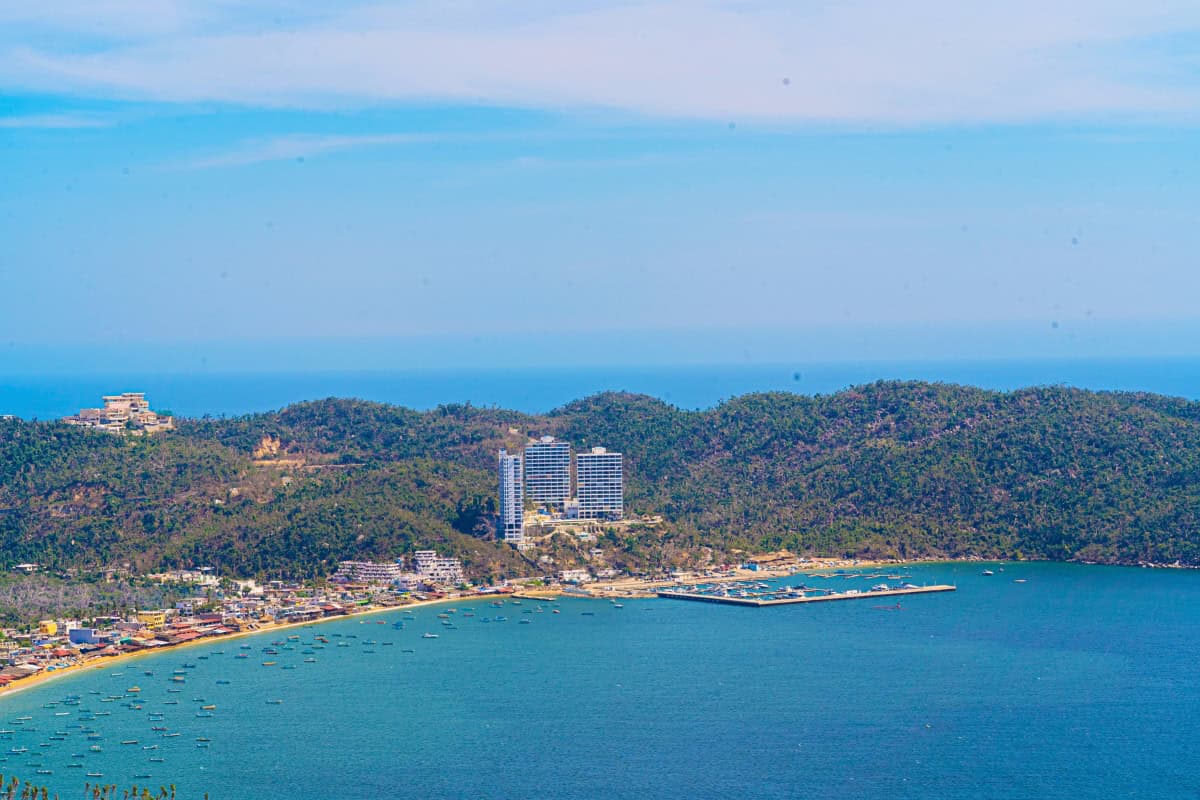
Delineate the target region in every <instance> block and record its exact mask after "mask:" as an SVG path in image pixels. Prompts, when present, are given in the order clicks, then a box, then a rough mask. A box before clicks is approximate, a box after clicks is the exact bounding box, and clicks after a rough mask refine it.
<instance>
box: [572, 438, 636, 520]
mask: <svg viewBox="0 0 1200 800" xmlns="http://www.w3.org/2000/svg"><path fill="white" fill-rule="evenodd" d="M575 489H576V492H575V496H576V499H578V501H579V512H578V513H579V517H580V519H620V518H621V516H622V515H623V514H624V511H625V474H624V464H623V459H622V457H621V454H620V453H610V452H608V450H606V449H604V448H603V447H593V448H592V450H591V452H590V453H580V454H579V455H577V456H576V457H575Z"/></svg>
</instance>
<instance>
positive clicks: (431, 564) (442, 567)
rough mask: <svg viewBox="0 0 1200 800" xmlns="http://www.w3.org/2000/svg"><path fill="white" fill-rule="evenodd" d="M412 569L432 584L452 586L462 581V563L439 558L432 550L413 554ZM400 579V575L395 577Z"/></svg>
mask: <svg viewBox="0 0 1200 800" xmlns="http://www.w3.org/2000/svg"><path fill="white" fill-rule="evenodd" d="M413 568H414V569H415V570H416V571H417V574H418V575H420V576H421V577H422V578H426V579H427V580H429V581H432V582H433V583H441V584H445V585H448V586H454V585H457V584H460V583H462V582H463V581H464V577H463V568H462V562H461V561H459V560H458V559H457V558H447V557H442V556H439V555H438V554H437V553H436V552H435V551H433V550H418V551H417V552H415V553H413ZM396 577H397V578H400V577H401V575H397V576H396Z"/></svg>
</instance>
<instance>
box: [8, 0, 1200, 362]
mask: <svg viewBox="0 0 1200 800" xmlns="http://www.w3.org/2000/svg"><path fill="white" fill-rule="evenodd" d="M326 6H327V7H326ZM1048 6H1049V7H1048ZM1198 133H1200V4H1197V3H1195V2H1194V0H1189V1H1188V2H1177V1H1176V0H1143V1H1142V2H1138V3H1129V2H1127V0H1121V1H1120V2H1118V1H1116V0H1088V1H1087V2H1082V1H1081V0H1061V2H1057V3H1053V4H1045V3H1042V2H1036V3H1035V2H1032V0H1013V1H1012V2H1008V3H1002V4H982V3H962V2H953V1H952V0H913V1H912V2H907V3H895V2H888V1H887V0H860V1H859V2H854V1H853V0H851V1H850V2H837V3H833V2H808V1H806V0H725V1H724V2H709V0H689V1H688V2H673V1H672V0H614V1H613V2H605V3H592V2H573V3H572V2H561V0H559V1H557V2H549V1H543V0H525V1H524V2H513V1H511V0H491V1H490V2H483V1H482V0H480V1H478V2H477V1H475V0H440V1H439V2H437V3H416V2H397V3H377V2H353V1H352V2H345V3H337V4H313V3H300V2H292V0H245V1H244V2H231V1H227V0H211V1H209V0H197V2H172V1H171V0H159V1H156V2H150V1H149V0H41V1H40V2H38V3H8V4H0V371H2V370H3V368H4V367H3V365H4V364H5V362H7V365H8V368H9V369H14V370H15V369H29V368H31V365H36V364H39V363H51V362H52V363H53V364H55V365H58V366H83V365H87V364H93V365H94V364H96V363H99V362H98V361H97V360H99V361H105V360H106V359H107V362H105V363H108V362H111V363H117V364H124V363H136V364H137V366H138V367H139V368H153V367H154V366H156V365H159V366H161V365H162V364H169V363H171V362H172V359H173V358H177V357H178V354H180V353H186V354H187V355H188V358H189V359H190V360H189V361H188V363H189V364H208V363H213V364H221V365H225V366H229V365H237V366H254V365H261V364H268V363H275V364H278V363H282V362H287V363H294V364H296V365H298V366H299V367H303V366H305V365H306V364H312V365H314V366H320V367H322V368H330V367H336V366H339V365H342V364H348V363H350V362H353V364H352V365H353V366H354V367H355V368H362V367H363V366H364V365H365V366H371V365H378V364H381V363H387V364H389V365H393V366H414V365H424V364H438V363H456V364H457V363H464V364H471V363H486V364H488V365H490V366H496V365H504V364H510V363H511V364H520V365H534V366H536V365H539V364H563V363H580V362H586V361H588V360H589V359H591V360H597V359H599V360H607V361H608V362H610V363H612V362H614V361H626V362H629V363H639V362H642V361H647V360H650V361H655V360H657V361H664V362H669V361H679V362H686V363H700V362H704V361H705V360H714V361H728V360H736V359H743V360H750V361H760V360H761V361H768V360H787V359H788V358H789V357H792V356H797V355H799V356H801V357H804V358H807V359H810V360H823V359H837V358H884V359H886V358H933V359H937V358H956V359H961V358H972V357H980V358H1002V357H1027V356H1039V355H1053V356H1072V355H1079V356H1119V357H1127V356H1154V357H1161V356H1178V355H1200V335H1197V334H1200V311H1198V309H1197V303H1196V298H1197V297H1200V269H1198V268H1197V267H1198V266H1200V265H1198V264H1197V259H1196V254H1197V253H1200V224H1198V223H1200V148H1198V147H1196V142H1197V134H1198ZM318 362H319V363H318Z"/></svg>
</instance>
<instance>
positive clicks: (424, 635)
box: [421, 633, 438, 639]
mask: <svg viewBox="0 0 1200 800" xmlns="http://www.w3.org/2000/svg"><path fill="white" fill-rule="evenodd" d="M437 637H438V635H437V634H436V633H422V634H421V638H422V639H436V638H437Z"/></svg>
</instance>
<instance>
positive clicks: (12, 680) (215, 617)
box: [0, 550, 865, 692]
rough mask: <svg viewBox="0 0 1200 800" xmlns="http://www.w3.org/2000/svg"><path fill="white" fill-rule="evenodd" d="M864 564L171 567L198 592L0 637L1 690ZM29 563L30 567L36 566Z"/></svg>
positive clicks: (168, 580)
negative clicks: (531, 569)
mask: <svg viewBox="0 0 1200 800" xmlns="http://www.w3.org/2000/svg"><path fill="white" fill-rule="evenodd" d="M862 566H865V564H863V563H862V562H859V561H856V560H839V559H808V558H798V557H796V556H794V555H792V554H790V553H786V552H780V553H773V554H766V555H762V556H758V557H754V558H750V559H748V560H747V561H746V562H744V563H741V564H737V565H724V566H721V567H718V568H715V569H712V570H706V571H704V572H701V573H687V572H674V573H668V574H662V575H648V574H642V575H625V576H617V577H615V578H613V579H611V580H600V579H598V578H597V577H596V576H595V575H594V574H592V573H589V572H588V571H587V570H579V569H571V570H561V571H559V572H558V573H556V574H553V575H544V576H539V577H532V578H521V579H512V580H509V581H505V582H503V583H501V584H499V585H493V586H483V585H473V584H471V583H470V582H468V581H467V580H466V579H465V578H464V575H463V571H462V564H461V563H460V562H459V560H458V559H456V558H450V557H444V556H439V555H438V554H437V553H436V552H434V551H432V550H421V551H417V552H416V553H414V554H413V555H412V556H411V557H410V558H408V559H398V560H396V561H386V562H372V561H343V562H342V563H341V564H340V565H339V567H338V570H337V572H336V573H335V574H334V575H333V576H332V577H331V578H330V579H329V580H327V581H319V582H310V583H300V582H287V581H279V580H276V581H270V582H268V583H266V584H259V583H256V582H254V581H249V580H245V581H229V580H227V579H226V580H222V579H220V578H218V576H216V575H215V574H214V573H213V571H212V570H211V569H208V568H199V569H190V570H172V571H169V572H164V573H158V574H155V575H150V576H147V577H149V578H151V579H153V580H156V581H160V582H162V583H163V584H169V585H172V586H175V587H179V588H183V589H186V590H188V591H189V592H190V594H189V596H188V597H186V598H185V599H182V600H179V601H178V602H176V603H175V604H174V605H173V606H172V607H170V608H149V609H130V610H129V612H128V613H126V614H121V615H107V616H97V617H93V618H90V619H45V620H41V621H39V622H38V623H37V624H36V625H35V626H28V627H26V628H8V629H5V630H3V631H0V634H2V635H3V638H2V639H0V664H3V665H4V666H3V668H0V692H3V691H5V690H9V689H10V688H13V687H14V686H15V687H20V686H27V685H33V684H35V683H40V682H41V680H42V679H46V678H48V677H50V676H53V675H56V674H62V673H65V672H67V671H73V670H77V669H80V668H83V667H86V666H88V665H93V664H101V663H108V662H109V661H111V660H113V659H115V658H117V657H122V656H129V655H133V654H138V653H147V652H154V651H160V650H165V649H169V648H173V647H179V646H184V645H189V644H193V643H196V642H199V641H205V640H213V639H220V638H226V637H231V636H238V635H244V634H248V633H253V632H264V631H270V630H275V629H280V628H284V627H289V626H293V625H299V624H305V623H312V622H315V621H318V620H322V619H327V618H334V617H347V616H352V615H355V614H366V613H373V612H377V611H382V610H387V609H397V608H413V607H416V606H420V605H426V604H430V603H438V602H446V601H453V600H469V599H472V598H492V599H493V600H495V599H503V598H507V597H511V598H517V599H522V598H531V599H551V598H556V597H562V596H568V597H576V598H583V599H588V598H593V599H598V598H608V599H610V600H616V599H618V598H647V597H654V596H656V594H658V593H659V590H662V589H664V588H666V587H671V586H674V585H678V584H680V583H687V582H701V581H702V582H706V583H722V582H729V583H733V582H737V581H747V580H763V579H769V578H778V577H783V576H787V575H793V574H796V573H797V572H798V571H801V570H808V571H814V570H815V571H818V572H820V571H826V570H833V569H845V568H855V567H862ZM20 567H21V568H22V570H23V571H30V570H36V568H37V565H35V564H22V565H20Z"/></svg>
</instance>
